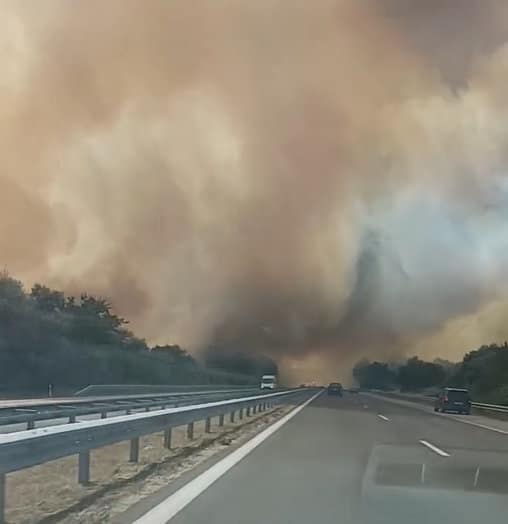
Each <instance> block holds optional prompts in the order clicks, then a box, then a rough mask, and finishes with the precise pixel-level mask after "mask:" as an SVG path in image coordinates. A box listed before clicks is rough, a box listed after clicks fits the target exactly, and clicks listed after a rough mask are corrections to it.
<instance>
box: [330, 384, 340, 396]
mask: <svg viewBox="0 0 508 524" xmlns="http://www.w3.org/2000/svg"><path fill="white" fill-rule="evenodd" d="M328 394H329V395H338V396H339V397H342V384H340V383H339V382H331V383H330V384H329V385H328Z"/></svg>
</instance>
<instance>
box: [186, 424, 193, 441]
mask: <svg viewBox="0 0 508 524" xmlns="http://www.w3.org/2000/svg"><path fill="white" fill-rule="evenodd" d="M187 438H188V439H189V440H192V439H193V438H194V422H189V423H188V424H187Z"/></svg>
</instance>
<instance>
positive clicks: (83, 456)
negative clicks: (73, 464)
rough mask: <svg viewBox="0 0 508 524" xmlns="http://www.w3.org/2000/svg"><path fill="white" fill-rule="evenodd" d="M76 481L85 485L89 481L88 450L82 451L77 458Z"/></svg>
mask: <svg viewBox="0 0 508 524" xmlns="http://www.w3.org/2000/svg"><path fill="white" fill-rule="evenodd" d="M78 482H79V483H80V484H81V485H86V484H88V483H89V482H90V451H82V452H81V453H80V454H79V459H78Z"/></svg>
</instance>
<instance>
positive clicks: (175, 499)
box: [134, 391, 321, 524]
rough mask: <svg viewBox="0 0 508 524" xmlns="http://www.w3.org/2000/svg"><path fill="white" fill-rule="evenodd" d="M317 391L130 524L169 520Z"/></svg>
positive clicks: (294, 413) (293, 414)
mask: <svg viewBox="0 0 508 524" xmlns="http://www.w3.org/2000/svg"><path fill="white" fill-rule="evenodd" d="M320 394H321V391H319V392H318V393H316V394H315V395H313V396H312V397H311V398H310V399H308V400H307V401H305V402H304V403H303V404H301V405H300V406H298V407H297V408H295V409H293V411H291V412H290V413H288V414H287V415H286V416H284V417H283V418H282V419H280V420H279V421H278V422H275V423H274V424H273V425H271V426H270V427H269V428H267V429H265V430H264V431H263V432H261V433H259V434H258V435H257V436H255V437H254V438H253V439H251V440H249V441H248V442H247V443H245V444H244V445H243V446H241V447H240V448H238V449H237V450H236V451H234V452H233V453H231V454H230V455H228V456H227V457H225V458H224V459H222V460H221V461H220V462H218V463H217V464H215V465H214V466H212V467H211V468H210V469H208V470H206V471H205V472H204V473H202V474H201V475H199V476H198V477H196V478H195V479H194V480H192V481H190V482H189V483H188V484H186V485H185V486H183V488H181V489H179V490H178V491H177V492H175V493H173V495H171V496H170V497H168V498H167V499H166V500H164V501H163V502H161V503H160V504H159V505H158V506H155V507H154V508H152V509H151V510H150V511H148V513H145V515H143V516H142V517H141V518H139V519H138V520H136V522H135V523H134V524H165V523H166V522H168V521H169V520H171V519H172V518H173V517H174V516H175V515H177V514H178V513H180V511H182V509H184V508H185V507H186V506H187V505H188V504H189V503H190V502H192V501H193V500H194V499H195V498H196V497H197V496H198V495H200V494H201V493H203V491H205V490H206V489H207V488H208V487H210V486H211V485H212V484H213V483H214V482H215V481H216V480H218V479H219V478H220V477H222V476H223V475H224V474H225V473H227V472H228V471H229V470H230V469H231V468H232V467H233V466H234V465H235V464H237V463H238V462H240V461H241V460H242V459H243V458H244V457H246V456H247V455H248V454H249V453H251V452H252V451H253V450H254V449H255V448H257V447H258V446H259V445H260V444H261V443H262V442H264V441H265V440H266V439H267V438H268V437H269V436H271V435H272V434H273V433H275V432H276V431H277V430H279V429H280V428H281V427H282V426H283V425H284V424H286V423H287V422H289V420H291V419H292V418H293V417H294V416H295V415H297V414H298V413H299V412H300V411H301V410H302V409H303V408H304V407H305V406H307V405H308V404H309V403H310V402H312V401H313V400H314V399H315V398H316V397H317V396H318V395H320Z"/></svg>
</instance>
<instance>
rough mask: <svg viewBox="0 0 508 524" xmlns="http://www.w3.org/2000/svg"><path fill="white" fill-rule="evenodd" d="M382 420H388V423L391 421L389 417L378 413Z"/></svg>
mask: <svg viewBox="0 0 508 524" xmlns="http://www.w3.org/2000/svg"><path fill="white" fill-rule="evenodd" d="M377 416H378V417H379V418H380V419H381V420H386V421H387V422H388V421H389V420H390V419H389V418H388V417H385V416H384V415H381V413H378V415H377Z"/></svg>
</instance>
